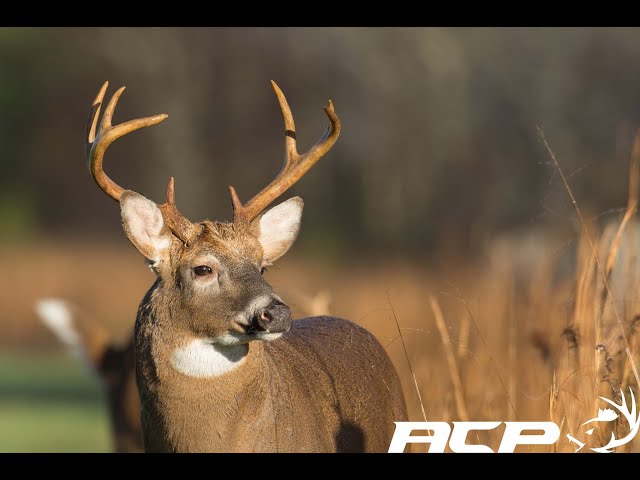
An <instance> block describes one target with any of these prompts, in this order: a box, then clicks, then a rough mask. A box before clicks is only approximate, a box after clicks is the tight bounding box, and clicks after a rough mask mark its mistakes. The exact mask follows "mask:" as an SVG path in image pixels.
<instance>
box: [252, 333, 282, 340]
mask: <svg viewBox="0 0 640 480" xmlns="http://www.w3.org/2000/svg"><path fill="white" fill-rule="evenodd" d="M281 336H282V332H278V333H268V332H260V333H256V334H255V335H254V336H253V337H254V338H255V339H256V340H262V341H264V342H272V341H273V340H277V339H279V338H280V337H281Z"/></svg>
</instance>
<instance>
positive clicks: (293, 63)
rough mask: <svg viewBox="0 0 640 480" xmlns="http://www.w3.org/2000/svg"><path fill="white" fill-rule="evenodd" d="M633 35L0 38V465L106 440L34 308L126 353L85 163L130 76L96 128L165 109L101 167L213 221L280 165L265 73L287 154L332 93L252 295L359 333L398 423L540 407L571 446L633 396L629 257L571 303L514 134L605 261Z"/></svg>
mask: <svg viewBox="0 0 640 480" xmlns="http://www.w3.org/2000/svg"><path fill="white" fill-rule="evenodd" d="M639 40H640V30H638V29H626V28H617V29H610V28H536V29H531V28H455V29H453V28H451V29H449V28H188V29H187V28H91V29H84V28H2V29H0V272H1V275H0V331H1V332H2V333H1V334H0V451H109V450H110V449H111V448H112V444H111V437H110V431H109V424H108V413H107V408H106V399H105V395H104V389H103V387H102V386H101V383H100V380H99V379H98V378H96V377H95V376H92V375H91V373H90V372H89V371H88V370H87V369H86V368H84V367H83V366H82V364H81V362H79V361H77V360H76V359H74V358H72V357H70V356H68V355H67V354H66V352H65V350H64V348H63V347H62V346H61V345H60V344H59V343H58V342H57V340H56V339H55V337H54V336H53V335H52V334H51V333H50V332H49V331H48V330H47V329H45V328H44V326H43V325H42V324H41V323H39V321H38V319H37V316H36V314H35V313H34V308H33V307H34V302H35V301H36V300H38V299H39V298H42V297H60V298H65V299H67V300H69V301H71V302H74V303H75V304H77V305H79V306H81V307H82V308H84V309H85V310H86V311H88V312H91V314H92V315H93V316H95V319H96V321H97V322H100V323H102V324H103V325H104V326H105V328H107V330H108V331H109V333H110V335H112V336H113V338H114V339H115V341H119V342H125V341H126V340H127V338H128V337H129V335H130V334H131V329H132V327H133V322H134V318H135V311H136V308H137V305H138V302H139V301H140V299H141V298H142V296H143V295H144V293H145V292H146V290H147V289H148V288H149V286H150V285H151V283H152V281H153V275H152V273H151V272H150V271H149V270H148V269H147V268H146V267H145V266H144V263H143V260H142V258H141V257H140V256H139V255H138V253H137V252H136V251H135V250H134V248H133V247H132V246H131V245H129V243H128V241H127V240H126V238H125V236H124V235H123V234H122V232H121V227H120V221H119V209H118V208H117V206H116V205H115V204H114V202H113V201H112V200H110V199H109V198H107V197H106V196H105V195H104V194H103V193H102V192H101V191H99V189H98V188H96V186H95V184H94V183H93V181H92V180H91V178H90V176H89V174H88V172H87V168H86V166H85V162H84V138H83V135H84V127H85V121H86V117H87V114H88V110H89V107H90V105H91V101H92V100H93V98H94V96H95V94H96V92H97V90H98V89H99V87H100V85H101V84H102V83H103V82H104V81H105V80H109V81H110V83H111V87H110V91H109V94H110V93H111V92H113V91H114V90H115V88H118V87H119V86H121V85H126V86H127V90H126V92H125V93H124V95H123V96H122V98H121V100H120V103H119V105H118V109H117V111H116V115H115V118H114V120H115V122H121V121H125V120H128V119H130V118H134V117H141V116H147V115H151V114H156V113H167V114H168V115H169V118H168V120H167V121H165V122H164V123H162V124H161V125H159V126H155V127H153V128H150V129H145V130H143V131H140V132H137V133H135V134H132V135H128V136H126V137H123V138H122V139H120V140H118V141H117V142H116V143H115V144H114V145H113V146H112V147H111V148H110V149H109V152H108V153H107V155H106V162H105V165H106V167H105V169H106V170H107V172H109V174H110V175H111V176H112V178H114V180H116V181H117V182H118V183H120V184H121V185H123V186H125V187H126V188H130V189H134V190H137V191H139V192H140V193H142V194H144V195H145V196H147V197H148V198H151V199H153V200H156V201H158V202H162V201H163V200H164V191H165V188H166V182H167V179H168V178H169V176H174V177H175V178H176V195H177V203H178V205H179V208H180V210H181V211H182V212H183V213H184V214H185V215H186V216H188V217H189V218H191V219H193V220H198V219H203V218H213V219H218V220H224V219H230V216H231V208H230V202H229V198H228V190H227V186H228V185H229V184H233V185H234V186H235V187H236V188H237V190H238V192H239V194H240V196H241V198H244V199H246V198H249V197H250V196H252V195H253V194H254V193H255V192H257V191H258V190H260V189H261V188H262V186H263V185H265V184H266V183H268V181H270V179H271V178H273V176H274V175H275V174H276V173H277V171H278V169H279V166H280V164H281V161H282V158H283V154H284V148H283V147H284V142H283V135H282V129H283V127H282V121H281V117H280V113H279V109H278V105H277V102H276V99H275V96H274V94H273V92H272V90H271V87H270V84H269V80H271V79H273V80H275V81H276V82H278V84H279V85H280V87H281V88H282V89H283V91H284V92H285V94H286V95H287V98H288V100H289V103H290V105H291V107H292V110H293V113H294V116H295V119H296V126H297V134H298V145H299V148H300V149H301V150H304V149H306V148H308V147H309V146H310V145H312V144H313V143H314V142H315V141H316V140H317V138H318V137H319V136H320V134H321V133H322V132H323V130H324V128H325V126H326V123H327V121H326V117H325V115H324V113H323V112H322V109H321V107H322V106H324V105H326V102H327V100H328V99H329V98H330V99H331V100H332V101H333V102H334V104H335V107H336V111H337V112H338V114H339V116H340V118H341V120H342V125H343V130H342V135H341V137H340V139H339V141H338V143H337V144H336V146H335V147H334V148H333V149H332V151H331V152H330V153H329V154H328V155H327V156H326V157H325V158H324V159H323V160H321V161H320V162H319V163H318V164H317V166H316V167H315V168H314V169H313V170H312V171H311V172H310V173H309V174H308V175H307V176H306V177H304V178H303V179H302V180H301V181H300V182H299V183H298V184H297V185H296V186H294V187H293V188H292V190H291V192H290V195H294V194H296V195H300V196H302V197H303V198H304V200H305V213H304V220H303V227H302V231H301V234H300V236H299V239H298V241H297V243H296V245H295V247H294V248H293V249H292V251H291V252H290V253H289V254H288V255H287V257H285V258H284V259H283V260H282V261H280V262H279V264H278V265H277V266H276V267H274V268H273V269H271V270H270V271H269V272H268V273H267V275H268V277H269V280H270V281H271V282H272V284H273V285H274V286H275V287H276V289H277V290H278V291H279V292H280V293H281V295H282V296H283V297H284V298H285V300H288V301H289V303H290V304H291V305H292V306H293V308H294V310H295V312H296V313H297V314H299V315H306V314H308V312H310V311H326V312H330V313H332V314H335V315H339V316H343V317H347V318H350V319H352V320H354V321H357V322H358V323H360V324H362V325H364V326H366V327H367V328H369V329H370V330H371V331H372V332H373V333H374V334H375V335H376V336H377V337H378V338H379V339H380V341H381V342H382V343H383V344H384V345H385V346H386V347H387V349H388V351H389V353H390V355H391V357H392V359H393V361H394V363H395V364H396V367H397V369H398V371H399V373H400V375H401V377H402V379H403V385H404V387H405V392H406V393H405V394H406V398H407V403H408V406H409V410H410V414H411V417H412V419H414V420H422V419H423V417H424V416H425V415H426V416H427V417H428V418H429V419H430V420H445V421H449V420H456V419H461V418H463V417H464V416H467V417H470V418H471V419H473V420H496V419H499V420H507V419H520V420H525V419H531V420H546V419H548V418H549V417H550V416H551V417H553V416H554V415H556V417H553V418H554V420H557V422H558V423H559V424H561V423H562V424H563V437H564V434H566V433H569V432H573V433H575V432H574V429H577V428H578V427H579V424H580V423H581V421H584V420H586V419H587V418H591V417H593V416H595V415H591V414H592V413H593V410H594V408H595V402H596V395H595V394H596V393H598V392H600V394H609V398H612V397H611V395H612V394H613V393H612V392H614V393H615V391H616V389H617V388H619V387H620V386H624V387H625V388H627V387H632V388H634V389H636V393H637V385H636V380H635V379H634V376H633V375H632V374H629V371H631V372H632V370H633V368H631V367H632V366H633V365H634V362H633V361H631V360H630V358H634V355H635V359H636V360H635V362H636V363H637V361H638V356H637V351H636V347H635V343H634V342H635V328H636V323H637V322H635V321H634V316H635V310H634V308H635V305H636V303H637V301H636V298H635V291H636V290H637V288H636V286H637V285H636V283H634V282H635V279H636V277H635V276H634V275H635V273H633V272H635V258H636V251H637V246H636V242H635V241H634V239H635V237H633V238H631V239H629V238H627V237H625V241H624V242H623V246H622V248H621V250H620V255H621V257H620V258H622V257H624V262H625V263H624V265H625V268H624V269H623V270H624V272H623V273H621V274H620V275H621V276H620V278H622V279H623V280H624V281H623V280H620V282H618V283H616V288H618V290H616V291H615V292H613V293H612V295H613V297H615V295H619V296H620V299H619V302H620V303H619V305H621V306H620V307H619V308H617V309H616V308H614V307H611V306H609V307H607V305H614V303H615V302H613V303H611V298H604V299H601V300H602V303H601V304H597V305H596V304H593V305H592V304H591V303H589V302H593V301H594V300H593V299H594V298H595V297H598V295H595V294H592V293H590V292H591V290H588V288H593V289H594V290H593V291H595V292H597V291H600V290H602V286H601V285H600V286H598V281H599V280H598V279H599V278H601V275H600V273H599V271H598V268H599V267H598V265H595V264H594V261H593V255H591V254H590V253H589V252H591V253H593V251H592V250H590V249H589V248H590V247H589V245H588V241H586V240H584V238H583V240H582V243H581V235H583V233H584V232H583V229H582V227H581V224H580V223H579V222H578V221H577V219H576V215H575V211H574V207H573V205H572V204H571V202H570V200H569V198H568V195H567V192H566V190H565V187H564V186H563V184H562V182H561V181H560V178H559V176H558V173H557V171H556V169H555V168H554V167H553V165H552V164H551V163H550V159H549V155H548V153H547V151H546V149H545V147H544V145H543V143H542V142H541V140H540V138H539V135H538V132H537V127H542V128H543V129H544V132H545V136H546V138H547V140H548V141H549V143H550V145H551V146H552V147H553V150H554V151H555V153H556V155H557V157H558V160H559V162H560V164H561V165H562V166H563V168H564V169H565V171H566V174H567V177H568V180H569V182H570V184H571V186H572V188H573V191H574V194H575V196H576V199H577V201H578V203H579V206H580V207H581V208H582V210H583V213H584V216H585V221H586V222H588V223H589V225H591V228H592V237H593V242H595V244H596V245H595V248H596V250H598V252H604V253H598V255H601V256H602V259H603V260H602V263H604V260H605V259H606V254H607V253H606V252H610V251H611V250H610V249H609V248H608V247H607V245H609V244H607V238H608V239H609V240H608V241H609V242H610V240H611V236H612V234H611V232H610V233H609V236H608V237H607V234H606V233H607V231H608V230H607V228H614V230H613V232H615V228H617V225H618V224H619V223H616V222H619V221H620V218H621V217H622V212H624V209H625V207H626V205H627V197H628V195H629V192H628V184H629V178H630V174H629V159H630V152H631V147H632V145H633V142H634V136H635V133H636V129H637V128H638V127H640V88H638V85H639V84H640V41H639ZM287 195H289V194H287ZM612 224H613V225H616V227H610V226H611V225H612ZM608 226H609V227H608ZM628 230H629V231H631V230H633V229H628ZM581 232H582V233H581ZM602 249H604V250H602ZM585 269H586V270H585ZM589 269H591V270H589ZM585 272H587V273H585ZM589 272H591V273H589ZM589 275H590V276H589ZM612 278H613V277H612ZM619 285H621V286H619ZM618 286H619V287H618ZM598 288H600V290H598ZM613 288H614V287H613V286H612V289H613ZM581 300H582V301H583V303H584V305H582V306H580V305H581V304H580V305H579V302H580V301H581ZM608 302H609V303H608ZM587 304H588V305H587ZM434 305H436V306H437V307H438V308H440V309H441V310H442V318H441V320H442V321H443V324H444V331H443V330H442V329H439V328H438V325H437V322H436V320H437V319H436V317H437V316H438V314H437V310H438V308H435V309H434ZM585 305H587V306H585ZM622 307H624V308H622ZM600 310H602V311H601V312H600ZM609 310H612V311H611V312H610V311H609ZM434 312H435V313H434ZM598 312H600V313H598ZM594 319H595V320H594ZM598 319H599V320H598ZM592 320H593V321H592ZM596 320H597V321H596ZM598 322H599V323H598ZM594 325H595V326H594ZM622 325H624V331H625V332H626V333H625V335H624V338H626V340H627V343H629V342H631V344H630V349H629V351H630V352H631V353H630V354H629V355H627V354H625V348H622V349H621V350H620V348H618V347H619V342H620V337H621V335H620V331H619V330H620V329H621V328H622ZM618 327H620V328H618ZM398 328H400V330H398ZM399 331H400V332H402V337H399V336H398V332H399ZM567 332H569V333H567ZM572 332H573V333H574V334H576V335H575V337H576V338H577V340H576V342H577V343H576V344H575V345H574V344H572V343H571V342H570V341H569V340H571V339H570V338H569V337H571V333H572ZM592 337H593V338H592ZM574 340H575V338H574ZM596 340H598V341H597V342H596ZM609 340H610V341H611V342H613V343H612V344H611V345H609V344H607V346H608V347H610V348H609V350H610V351H609V353H607V354H606V355H609V357H610V358H612V359H613V360H612V361H611V362H609V361H608V360H607V361H604V365H605V366H607V365H613V363H615V362H618V363H619V365H620V367H619V371H618V370H615V369H614V371H611V372H609V373H608V374H607V373H606V372H605V373H604V374H602V372H599V371H598V365H600V366H601V367H602V365H601V364H602V362H603V360H602V359H599V358H598V353H597V352H602V349H600V350H596V349H595V345H596V343H597V344H603V343H605V344H606V342H607V341H609ZM616 342H618V343H616ZM614 344H615V345H618V347H616V348H617V349H616V348H614V346H615V345H614ZM576 345H577V346H576ZM574 347H575V348H579V349H580V354H579V358H580V360H579V361H578V364H576V363H575V362H576V361H577V360H576V358H578V357H576V358H574V359H573V360H571V361H573V362H574V363H572V364H571V365H567V364H566V362H567V361H569V360H567V359H568V358H569V357H570V355H568V353H570V352H574V351H575V350H572V348H574ZM621 351H622V353H620V352H621ZM447 353H450V354H451V355H452V357H451V356H450V357H447ZM603 355H604V354H603ZM609 357H606V358H605V360H606V359H607V358H609ZM451 358H453V362H451V361H449V362H448V363H447V360H451ZM563 362H564V363H563ZM452 363H453V364H454V366H455V368H453V367H452ZM570 363H571V362H570ZM612 368H613V367H612ZM585 369H586V370H585ZM455 370H458V373H457V375H456V373H455ZM587 370H588V371H587ZM412 371H413V373H414V374H415V378H416V382H414V381H413V375H412ZM576 372H578V373H576ZM582 373H584V381H582V383H580V382H578V383H579V384H578V383H575V382H574V380H575V379H576V378H578V377H580V378H582V377H581V374H582ZM625 375H627V376H626V377H625ZM456 377H459V378H458V379H457V380H456ZM605 377H606V378H605ZM567 378H569V380H568V381H566V380H567ZM625 378H626V380H625ZM616 381H617V383H616ZM625 381H626V383H625ZM572 382H574V383H575V384H572ZM569 384H572V385H573V386H572V387H571V388H570V386H569ZM416 388H417V390H418V392H419V393H420V395H418V393H417V392H416ZM603 388H604V390H602V389H603ZM607 389H609V390H607ZM554 392H555V393H554ZM563 392H564V393H563ZM567 392H568V393H567ZM603 392H604V393H603ZM565 394H566V399H565V401H564V403H563V401H562V399H563V395H565ZM554 395H555V399H556V403H555V404H554V403H553V399H554ZM460 396H462V402H463V404H464V405H463V407H464V408H463V409H462V410H461V408H460V401H461V399H460ZM636 396H637V395H636ZM550 399H551V401H550ZM571 402H576V403H575V405H574V406H573V407H572V406H570V405H568V403H571ZM550 405H551V406H550ZM551 407H554V408H555V410H554V409H553V408H551ZM572 408H573V410H572ZM465 412H466V413H465ZM619 428H621V429H624V428H623V426H619ZM577 435H578V433H575V435H574V436H577ZM497 441H499V436H496V437H492V436H491V435H490V436H489V437H488V438H487V443H488V444H489V445H493V447H494V448H495V447H496V446H497V444H496V442H497ZM492 442H493V443H492ZM605 442H606V438H605ZM568 448H569V451H572V449H573V448H572V447H568ZM627 448H629V447H627ZM630 448H631V449H633V448H635V446H634V445H633V444H632V445H631V447H630Z"/></svg>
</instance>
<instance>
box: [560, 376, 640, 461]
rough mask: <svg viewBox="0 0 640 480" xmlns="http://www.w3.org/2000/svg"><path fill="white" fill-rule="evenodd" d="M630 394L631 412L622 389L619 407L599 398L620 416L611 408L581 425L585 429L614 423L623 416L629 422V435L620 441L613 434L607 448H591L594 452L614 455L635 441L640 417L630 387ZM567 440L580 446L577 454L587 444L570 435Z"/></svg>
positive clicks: (639, 427)
mask: <svg viewBox="0 0 640 480" xmlns="http://www.w3.org/2000/svg"><path fill="white" fill-rule="evenodd" d="M629 394H630V395H631V410H629V407H628V406H627V401H626V399H625V397H624V392H623V391H622V389H620V396H621V397H622V403H621V404H620V405H618V404H617V403H615V402H614V401H612V400H609V399H608V398H605V397H599V398H600V399H601V400H603V401H605V402H607V403H608V404H609V405H611V406H612V407H614V408H615V409H616V410H617V411H618V412H620V414H618V413H616V412H615V411H613V410H612V409H610V408H604V409H602V408H601V409H598V416H597V417H595V418H592V419H591V420H587V421H586V422H584V423H583V424H582V425H580V426H581V427H583V426H585V425H588V424H590V423H596V422H613V421H615V420H617V419H618V418H619V417H620V415H622V416H623V417H624V418H625V420H626V421H627V422H628V424H629V433H628V434H627V435H625V436H624V437H623V438H620V439H618V438H616V437H615V435H614V434H613V433H612V434H611V439H610V440H609V443H607V444H606V445H605V446H603V447H597V448H591V450H593V451H594V452H598V453H612V452H613V449H614V448H616V447H620V446H622V445H625V444H627V443H629V442H630V441H631V440H633V438H634V437H635V436H636V434H637V433H638V430H639V429H640V416H639V415H638V413H637V411H636V399H635V397H634V396H633V391H632V390H631V387H629ZM596 428H597V427H594V428H591V429H589V430H587V431H586V432H585V433H586V434H587V435H593V432H594V431H595V430H596ZM567 438H568V439H569V441H571V442H573V443H575V444H576V445H578V448H577V449H576V450H575V451H576V452H579V451H580V450H582V448H583V447H584V446H585V445H586V442H581V441H580V440H578V439H577V438H575V437H573V436H572V435H570V434H567Z"/></svg>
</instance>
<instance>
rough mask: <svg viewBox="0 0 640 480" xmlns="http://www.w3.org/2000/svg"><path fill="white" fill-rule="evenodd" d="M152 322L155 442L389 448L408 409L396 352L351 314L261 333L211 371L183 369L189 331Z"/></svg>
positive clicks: (159, 445) (145, 389)
mask: <svg viewBox="0 0 640 480" xmlns="http://www.w3.org/2000/svg"><path fill="white" fill-rule="evenodd" d="M152 324H153V319H152V318H151V317H145V316H143V317H141V318H139V319H138V324H137V325H138V326H137V328H138V332H139V335H138V338H139V339H140V340H139V343H138V345H137V347H138V348H139V351H140V357H139V358H140V360H139V363H138V382H139V385H140V386H141V392H140V393H141V398H142V399H143V400H142V402H143V410H142V424H143V428H144V432H145V447H146V450H147V451H151V452H176V451H179V452H222V451H227V452H334V451H345V452H348V451H372V452H386V451H387V449H388V448H389V442H390V440H391V437H392V435H393V429H394V423H393V422H394V421H398V420H401V419H404V417H405V413H404V404H403V402H401V401H399V400H398V399H401V398H402V393H401V391H400V385H399V383H398V380H397V376H396V374H395V371H394V369H393V366H392V365H391V363H390V362H389V360H388V357H387V355H386V353H385V352H384V350H383V349H382V347H381V346H380V344H379V343H378V342H377V340H375V338H373V336H372V335H371V334H370V333H368V332H367V331H366V330H364V329H363V328H361V327H359V326H357V325H355V324H353V323H351V322H349V321H347V320H342V319H339V318H335V317H312V318H306V319H301V320H295V321H294V322H293V326H292V328H291V330H290V331H289V332H287V333H285V334H284V335H283V336H282V338H280V339H279V340H278V341H274V342H251V343H250V344H249V345H248V348H246V352H243V353H244V355H243V356H242V357H241V358H242V360H240V361H239V362H238V365H237V366H235V368H233V369H232V370H230V371H228V372H225V373H220V374H218V375H212V376H208V377H205V376H202V377H191V376H189V375H187V374H185V373H182V372H179V371H177V370H176V369H175V367H174V366H173V365H172V361H171V357H172V352H174V351H175V350H176V349H177V348H179V347H178V345H180V344H183V343H184V342H188V341H189V340H188V339H187V338H180V337H179V336H177V335H176V336H170V337H167V336H164V335H159V336H158V340H156V339H155V338H154V334H153V333H146V332H148V331H149V330H152V329H153V327H152ZM158 328H159V326H158ZM242 347H245V346H236V347H235V348H242ZM208 348H211V349H213V348H214V347H213V346H211V345H209V346H208ZM354 348H356V349H357V351H358V355H350V354H345V351H348V350H350V349H354ZM150 357H151V358H153V363H152V365H148V364H146V362H145V360H143V359H145V358H146V359H148V358H150Z"/></svg>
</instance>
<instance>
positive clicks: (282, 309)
mask: <svg viewBox="0 0 640 480" xmlns="http://www.w3.org/2000/svg"><path fill="white" fill-rule="evenodd" d="M252 327H253V330H254V331H258V332H267V333H284V332H286V331H288V330H289V329H290V328H291V309H290V308H289V307H288V306H287V305H285V304H284V303H282V302H280V301H278V300H273V301H272V302H271V303H270V304H269V305H267V306H266V307H262V308H260V309H259V310H258V311H257V312H256V314H255V316H254V317H253V319H252Z"/></svg>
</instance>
